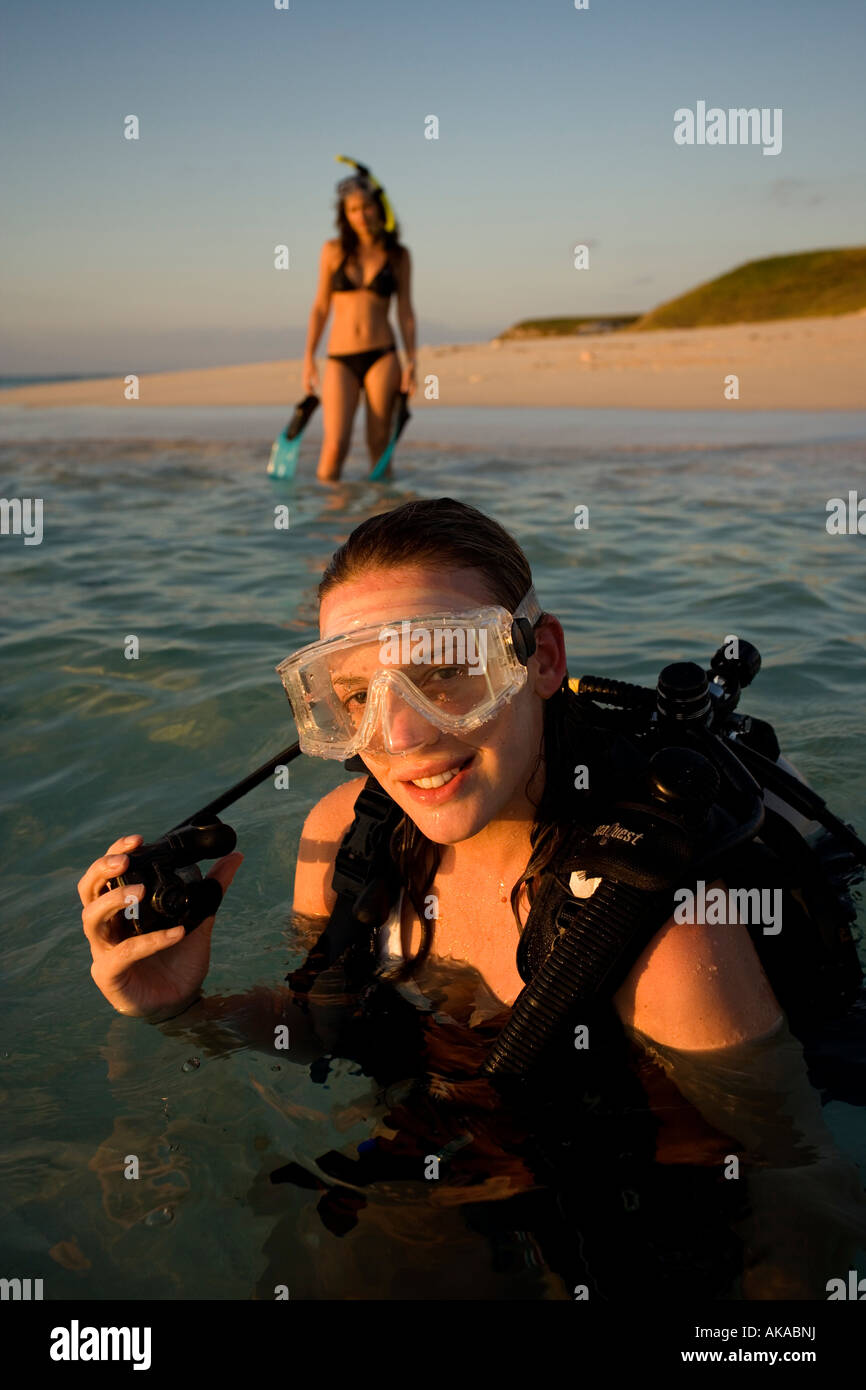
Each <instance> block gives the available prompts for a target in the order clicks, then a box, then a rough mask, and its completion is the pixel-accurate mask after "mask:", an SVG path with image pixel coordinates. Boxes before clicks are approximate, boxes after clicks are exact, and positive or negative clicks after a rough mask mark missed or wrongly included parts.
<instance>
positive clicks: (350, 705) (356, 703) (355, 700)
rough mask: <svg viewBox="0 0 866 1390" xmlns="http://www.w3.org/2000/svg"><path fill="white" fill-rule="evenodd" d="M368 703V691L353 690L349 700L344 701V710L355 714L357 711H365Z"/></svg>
mask: <svg viewBox="0 0 866 1390" xmlns="http://www.w3.org/2000/svg"><path fill="white" fill-rule="evenodd" d="M366 703H367V692H366V690H353V691H352V693H351V695H349V696H348V698H347V699H345V700H344V701H343V708H344V709H347V710H348V711H349V713H350V714H351V713H354V712H355V711H356V710H359V709H363V708H364V705H365V704H366Z"/></svg>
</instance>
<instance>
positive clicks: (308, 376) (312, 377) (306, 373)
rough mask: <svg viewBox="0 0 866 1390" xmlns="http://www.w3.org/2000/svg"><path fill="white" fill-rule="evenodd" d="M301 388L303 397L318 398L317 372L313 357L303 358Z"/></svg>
mask: <svg viewBox="0 0 866 1390" xmlns="http://www.w3.org/2000/svg"><path fill="white" fill-rule="evenodd" d="M301 388H302V390H303V392H304V395H305V396H318V395H320V394H321V392H320V390H319V371H318V368H317V366H316V359H315V357H305V358H304V370H303V373H302V375H301Z"/></svg>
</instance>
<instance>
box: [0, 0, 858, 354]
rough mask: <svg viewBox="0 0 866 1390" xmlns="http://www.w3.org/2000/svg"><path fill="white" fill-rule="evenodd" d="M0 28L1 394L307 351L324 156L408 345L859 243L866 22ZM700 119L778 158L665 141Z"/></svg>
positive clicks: (776, 6)
mask: <svg viewBox="0 0 866 1390" xmlns="http://www.w3.org/2000/svg"><path fill="white" fill-rule="evenodd" d="M3 30H4V38H3V49H4V55H3V57H2V60H0V61H2V64H3V73H2V97H0V118H2V144H0V149H2V171H0V172H2V187H3V190H4V196H3V202H4V214H3V219H2V243H0V249H2V306H0V307H2V314H0V317H2V330H0V372H2V373H6V374H11V373H25V372H34V373H35V372H52V371H67V370H68V371H71V372H78V371H82V372H86V371H112V372H113V371H117V372H121V371H122V372H127V371H152V370H156V369H158V368H160V367H166V368H170V367H183V366H196V365H201V366H207V365H213V364H218V363H230V362H243V361H256V360H263V359H268V358H274V357H282V356H296V355H299V354H300V351H301V349H302V345H303V340H304V333H305V328H306V321H307V317H308V314H309V310H310V303H311V298H312V294H313V289H314V284H315V273H316V266H317V261H318V254H319V249H320V246H321V244H322V241H323V240H324V239H325V238H326V237H327V236H330V235H333V190H334V184H335V182H336V180H337V178H339V177H341V174H342V173H345V172H346V171H345V169H344V167H343V166H340V165H338V164H336V163H335V161H334V156H335V154H337V153H343V154H349V155H352V156H354V157H355V158H358V159H361V160H363V161H364V162H365V163H367V164H369V165H370V167H371V168H372V169H373V171H374V173H375V174H376V175H377V177H379V178H380V179H381V181H382V182H383V183H384V184H385V186H386V188H387V189H388V192H389V194H390V195H391V197H392V201H393V203H394V207H395V210H396V213H397V216H398V218H399V220H400V223H401V228H402V233H403V239H404V240H405V241H406V243H407V244H408V245H409V247H410V249H411V250H412V253H413V256H414V262H415V280H414V297H415V307H416V313H417V315H418V320H419V328H420V339H421V341H422V342H442V341H448V340H449V339H458V340H459V339H463V340H465V339H470V338H476V337H488V336H491V335H492V334H493V333H495V332H498V331H499V330H500V329H502V328H503V327H505V326H506V325H507V324H509V323H511V322H513V321H514V320H515V319H519V318H525V317H533V316H537V315H555V314H580V313H595V312H604V311H608V312H628V311H638V310H643V309H646V308H649V307H651V306H652V305H653V304H656V303H659V302H660V301H662V300H664V299H667V298H669V297H670V296H671V295H674V294H678V293H680V292H682V291H684V290H686V289H688V288H690V287H691V286H693V285H694V284H697V283H699V282H701V281H702V280H706V279H709V278H711V277H713V276H714V275H717V274H719V273H721V272H722V271H724V270H727V269H730V268H731V267H733V266H735V265H737V264H739V263H741V262H743V261H745V260H749V259H752V258H754V257H758V256H763V255H772V254H775V253H782V252H790V251H799V250H810V249H815V248H819V247H827V246H843V245H855V244H861V243H863V242H864V241H866V232H864V220H866V193H864V178H863V175H864V165H866V158H864V150H866V102H864V98H863V74H864V71H866V11H864V8H863V5H862V3H861V0H814V3H807V0H727V3H725V4H712V3H709V0H695V2H693V3H691V4H682V3H673V0H663V3H656V4H654V3H652V0H621V3H613V0H590V7H589V9H588V10H586V11H577V10H575V9H574V6H573V0H501V3H496V0H436V3H435V4H432V3H431V4H426V3H420V2H419V0H367V3H366V4H359V3H357V0H291V7H290V9H289V10H288V11H278V10H275V9H274V8H273V7H272V0H233V2H232V3H230V0H136V2H135V3H133V2H132V0H80V3H76V4H70V3H58V0H46V2H45V3H27V0H15V3H14V4H11V5H10V3H9V0H7V4H6V6H5V13H4V20H3ZM698 100H704V101H706V102H707V104H708V106H712V105H717V106H721V107H723V108H726V109H727V108H728V107H734V106H747V107H750V106H757V107H781V108H782V109H783V113H784V115H783V148H782V152H781V154H779V155H778V156H776V157H770V156H765V155H763V154H762V152H761V149H760V147H757V146H755V147H752V146H747V147H742V146H728V147H706V146H705V147H703V148H701V147H697V146H695V147H680V146H677V145H676V144H675V143H674V140H673V126H674V122H673V113H674V111H675V110H676V108H678V107H682V106H689V107H692V108H694V107H695V105H696V103H697V101H698ZM129 113H134V114H136V115H137V116H138V117H139V118H140V121H141V139H140V141H138V142H137V143H136V142H128V141H126V140H124V139H123V136H122V122H123V118H124V116H126V115H127V114H129ZM431 113H432V114H435V115H436V116H438V118H439V121H440V138H439V140H438V141H428V140H425V139H424V118H425V116H427V115H429V114H431ZM279 242H285V243H287V244H288V246H289V248H290V254H291V269H290V270H289V271H288V272H282V273H280V272H277V271H276V270H274V269H273V247H274V245H275V244H276V243H279ZM577 242H587V243H589V245H590V247H591V251H590V258H591V268H590V270H589V271H577V270H575V269H574V268H573V264H572V259H573V258H572V247H573V246H574V245H575V243H577ZM324 349H325V340H324V339H323V341H322V342H321V343H320V347H319V351H320V353H321V352H323V351H324Z"/></svg>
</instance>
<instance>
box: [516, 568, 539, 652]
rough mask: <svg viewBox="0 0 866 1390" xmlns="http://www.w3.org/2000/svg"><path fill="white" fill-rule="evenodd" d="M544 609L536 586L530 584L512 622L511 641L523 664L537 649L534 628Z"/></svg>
mask: <svg viewBox="0 0 866 1390" xmlns="http://www.w3.org/2000/svg"><path fill="white" fill-rule="evenodd" d="M542 611H543V610H542V607H541V604H540V603H539V602H538V595H537V593H536V592H535V586H534V585H532V584H530V586H529V588H528V589H527V591H526V593H525V594H524V595H523V598H522V599H521V600H520V602H519V603H518V605H517V607H516V608H515V610H514V614H513V617H514V621H513V622H512V624H511V641H512V643H513V646H514V652H515V655H516V657H517V660H518V661H519V662H520V664H521V666H525V665H526V663H527V662H528V660H529V658H530V657H531V656H532V654H533V652H534V651H535V632H534V628H535V625H536V623H537V622H538V621H539V619H540V618H541V614H542Z"/></svg>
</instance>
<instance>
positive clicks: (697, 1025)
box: [79, 499, 782, 1049]
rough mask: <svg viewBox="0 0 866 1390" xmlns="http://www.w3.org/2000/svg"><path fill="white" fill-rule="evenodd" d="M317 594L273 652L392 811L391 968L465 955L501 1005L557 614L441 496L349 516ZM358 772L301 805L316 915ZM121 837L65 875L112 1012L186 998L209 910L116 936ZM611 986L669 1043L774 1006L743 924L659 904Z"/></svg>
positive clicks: (301, 905)
mask: <svg viewBox="0 0 866 1390" xmlns="http://www.w3.org/2000/svg"><path fill="white" fill-rule="evenodd" d="M319 596H320V631H321V639H320V641H319V642H318V643H313V644H311V645H310V646H309V647H308V648H305V649H304V650H303V651H302V652H300V653H296V654H295V655H294V656H293V657H289V658H287V659H286V660H285V661H284V662H283V663H281V666H280V667H279V668H278V669H279V671H280V675H281V678H282V679H283V681H284V684H285V686H286V689H287V692H288V693H289V696H290V698H291V700H292V703H293V709H294V713H295V718H296V721H297V723H298V730H299V735H300V738H301V746H302V748H304V750H305V751H308V752H309V753H311V754H312V755H314V756H315V755H318V756H327V757H333V758H336V759H343V758H346V757H348V756H350V755H351V754H353V753H355V752H357V753H358V754H359V756H360V757H361V759H362V760H363V762H364V765H365V766H366V768H367V769H368V771H369V772H371V773H372V774H373V776H374V777H375V778H376V779H377V780H378V782H379V783H380V785H381V787H382V788H383V790H384V791H385V792H387V794H388V795H389V796H390V797H391V798H392V799H393V800H394V801H395V802H396V803H397V804H398V805H399V806H400V807H401V808H402V809H403V812H404V823H403V827H402V834H401V844H402V849H401V854H400V859H401V864H400V868H401V874H402V875H403V881H404V887H405V889H406V892H405V893H404V894H403V897H402V900H401V904H400V907H399V913H400V920H399V931H397V932H396V933H395V931H394V930H393V929H392V930H391V933H390V940H391V942H392V943H394V942H396V941H399V942H400V943H401V945H402V954H403V955H404V957H405V958H406V972H405V973H408V974H411V973H412V970H413V968H414V967H417V966H421V965H422V964H423V962H424V959H425V958H426V957H427V956H428V955H429V954H430V953H431V951H434V952H435V955H436V956H438V957H446V958H447V957H451V958H453V959H455V960H460V961H464V962H467V963H469V964H470V965H472V966H473V967H475V969H477V971H478V972H479V974H480V976H481V978H482V980H483V981H484V983H485V985H486V986H487V988H488V989H489V990H490V991H491V993H492V994H493V996H494V998H495V999H496V1000H497V1001H500V1003H501V1004H502V1005H509V1004H511V1003H513V1001H514V1000H515V998H516V997H517V995H518V994H519V992H520V990H521V988H522V985H523V981H522V980H521V977H520V975H519V974H518V971H517V966H516V963H515V951H516V947H517V943H518V940H519V937H520V932H521V928H522V925H523V923H524V922H525V920H526V915H527V910H528V905H529V901H530V897H531V890H532V880H533V878H534V877H535V876H536V875H537V874H538V873H539V872H540V870H541V869H542V868H543V867H544V866H545V864H547V863H548V862H549V861H550V860H551V858H552V856H553V854H554V852H555V849H556V847H557V843H558V836H559V833H560V829H561V827H563V826H564V825H566V824H567V823H568V819H569V814H570V812H571V813H573V807H574V801H573V796H574V792H573V785H574V784H573V780H572V772H571V769H570V768H569V767H567V766H564V765H563V752H564V749H563V747H562V729H563V715H564V710H565V704H566V702H567V701H568V700H569V699H570V698H573V697H572V696H571V695H570V692H569V690H568V684H567V670H566V658H565V643H564V637H563V631H562V627H561V625H560V623H559V622H558V621H557V619H556V618H555V617H553V616H552V615H551V614H548V613H543V612H542V611H541V609H540V607H539V604H538V600H537V598H536V596H535V592H534V589H533V587H532V576H531V573H530V570H529V566H528V563H527V561H526V558H525V556H524V555H523V552H522V551H521V550H520V548H519V546H518V545H517V544H516V542H514V540H513V539H512V538H511V537H510V536H509V535H508V533H507V532H505V531H504V530H503V529H502V528H501V527H500V526H499V525H498V524H497V523H496V522H494V521H492V520H491V519H490V518H488V517H486V516H483V514H482V513H480V512H478V511H476V510H475V509H474V508H471V507H466V506H464V505H463V504H462V503H459V502H454V501H451V500H450V499H440V500H438V501H430V502H414V503H408V504H406V505H405V506H403V507H399V508H397V509H396V510H395V511H393V512H390V513H386V514H384V515H381V516H378V517H373V518H371V519H370V520H369V521H366V522H364V523H363V524H362V525H361V526H359V527H358V528H357V529H356V530H355V531H354V532H353V534H352V535H351V536H350V537H349V539H348V541H347V542H346V543H345V544H344V545H343V546H342V547H341V548H340V550H339V551H338V552H337V553H336V555H335V556H334V558H333V559H332V561H331V563H330V565H329V566H328V569H327V571H326V573H325V576H324V578H323V580H322V582H321V584H320V586H319ZM437 624H438V627H437ZM437 631H438V633H439V641H440V646H439V652H438V657H439V659H438V660H437V659H436V657H437V652H436V640H437ZM461 640H462V647H461ZM425 642H426V643H427V644H428V646H429V651H428V650H425V648H424V644H425ZM446 642H447V643H450V646H448V647H447V648H446V646H445V643H446ZM413 643H414V646H413ZM523 644H525V645H523ZM522 645H523V650H522V651H521V650H519V649H520V648H521V646H522ZM530 649H531V650H530ZM413 653H414V659H413ZM455 653H456V656H457V657H458V658H461V659H462V660H457V661H455ZM407 656H408V660H404V659H403V658H405V657H407ZM419 658H420V659H419ZM521 658H522V659H521ZM368 702H369V704H368ZM361 785H362V782H361V781H359V780H357V779H356V780H352V781H349V782H346V783H343V784H342V785H341V786H339V787H337V788H336V789H335V790H334V791H332V792H330V793H329V794H328V795H327V796H325V797H324V798H322V800H321V801H320V802H319V803H318V804H317V805H316V806H315V807H314V808H313V810H312V811H311V812H310V814H309V816H308V818H307V821H306V823H305V826H304V831H303V836H302V840H301V845H300V849H299V855H298V863H297V870H296V877H295V904H294V905H295V910H296V911H297V912H298V913H300V914H304V915H309V916H313V917H326V916H327V915H328V914H329V913H330V912H331V909H332V908H333V905H334V901H335V895H334V894H333V892H332V890H331V887H330V883H331V877H332V874H333V866H334V859H335V856H336V852H337V850H338V848H339V845H340V843H341V841H342V838H343V836H344V834H345V831H346V829H347V828H348V826H349V825H350V824H351V822H352V819H353V810H354V803H355V800H356V798H357V796H358V793H359V791H360V788H361ZM130 839H131V841H132V843H129V842H128V841H126V840H124V841H117V842H115V844H113V845H112V846H111V848H110V850H109V851H108V853H107V855H106V856H105V857H104V858H102V859H100V860H97V861H96V862H95V863H94V864H93V865H91V867H90V869H89V870H88V871H87V873H86V874H85V875H84V877H83V878H82V880H81V883H80V884H79V892H80V896H81V899H82V903H83V904H84V913H83V920H84V927H85V932H86V933H87V935H88V938H89V940H90V943H91V948H92V950H93V955H94V963H93V969H92V972H91V973H92V975H93V978H94V980H95V981H96V983H97V985H98V987H99V988H100V989H101V990H102V992H103V994H104V995H105V997H106V998H107V999H108V1000H109V1002H110V1003H112V1004H113V1005H114V1007H115V1008H116V1009H118V1011H119V1012H121V1013H125V1014H131V1015H134V1016H138V1017H151V1018H157V1017H159V1016H165V1017H168V1016H171V1013H172V1010H173V1011H174V1012H175V1013H176V1012H178V1011H179V1009H180V1008H181V1007H182V1006H183V1005H184V1004H188V1003H189V1001H190V1000H191V999H192V998H195V997H196V995H197V992H198V988H199V986H200V985H201V982H202V981H203V979H204V977H205V974H206V972H207V967H208V960H209V943H210V936H211V930H212V926H213V919H212V918H211V919H209V920H208V922H206V923H205V924H203V925H202V926H201V927H199V928H198V930H197V931H195V932H193V933H191V934H190V935H189V936H188V937H187V938H186V939H184V938H183V937H182V935H181V933H182V929H176V932H172V931H155V932H151V933H148V934H147V935H142V936H135V935H133V934H132V932H131V928H130V927H129V924H128V923H127V924H124V922H123V918H122V916H118V913H119V912H122V911H123V909H124V908H126V910H127V911H129V906H128V901H127V895H129V894H130V893H133V894H134V892H135V890H134V889H133V888H129V887H127V888H125V889H123V888H116V889H113V890H111V891H110V892H105V888H106V884H107V883H108V881H109V879H110V878H112V876H114V875H116V874H117V873H118V872H122V871H123V868H124V867H125V864H126V859H125V855H124V851H126V850H128V849H130V848H132V847H134V845H137V844H138V843H139V842H140V837H130ZM431 855H432V856H433V857H434V859H438V865H437V867H436V869H435V873H434V875H433V877H432V879H431V878H430V876H429V871H428V869H427V867H426V866H428V865H429V862H430V856H431ZM240 861H241V856H240V855H239V854H237V853H235V854H231V855H228V856H227V857H226V858H225V859H223V860H220V861H219V863H217V864H216V865H215V866H214V868H213V869H212V870H211V873H212V875H213V876H214V877H216V878H217V879H218V880H219V882H220V883H221V884H222V886H223V887H224V888H226V887H228V884H229V883H230V882H231V880H232V877H233V876H234V873H235V871H236V869H237V867H238V865H239V863H240ZM422 866H423V867H422ZM422 888H423V889H424V891H423V892H422V891H421V890H422ZM428 899H429V900H430V901H428ZM432 902H435V911H432V910H431V903H432ZM419 909H420V910H419ZM391 926H392V928H393V927H394V926H395V923H393V922H392V924H391ZM163 952H165V954H163ZM615 1003H616V1008H617V1012H618V1013H619V1015H620V1017H621V1019H622V1021H623V1022H624V1023H625V1024H627V1025H629V1026H634V1027H636V1028H638V1029H640V1030H641V1031H642V1032H643V1033H645V1034H646V1035H647V1036H649V1037H650V1038H653V1039H654V1040H656V1041H657V1042H659V1043H662V1044H667V1045H669V1046H671V1047H680V1048H686V1049H711V1048H722V1047H725V1046H727V1045H729V1044H732V1043H736V1042H741V1041H744V1040H748V1039H749V1038H752V1037H757V1036H760V1035H762V1034H764V1033H766V1032H767V1031H768V1030H769V1029H772V1028H773V1027H774V1026H775V1025H776V1024H777V1023H778V1022H779V1020H780V1018H781V1017H782V1013H781V1010H780V1008H779V1005H778V1003H777V1001H776V999H775V997H774V994H773V991H772V989H771V988H770V985H769V983H768V981H767V978H766V976H765V974H764V972H763V970H762V969H761V966H760V963H759V961H758V958H757V955H756V953H755V950H754V948H753V946H752V944H751V941H750V939H749V935H748V931H747V929H746V927H744V926H741V925H736V924H734V925H727V926H717V927H713V926H708V925H707V926H702V927H701V928H700V929H696V928H695V927H693V926H691V925H690V924H688V923H676V922H674V921H673V919H671V920H670V921H669V922H668V923H667V924H666V925H665V926H664V927H663V928H662V929H661V930H660V931H659V932H658V934H657V935H656V936H655V938H654V939H653V941H652V942H651V943H650V945H649V946H648V947H647V949H646V950H645V951H644V952H643V953H642V955H641V956H640V958H639V959H638V961H637V963H636V964H635V966H634V968H633V969H632V970H631V972H630V973H629V975H628V976H627V977H626V979H625V981H624V983H623V984H622V985H621V987H620V989H619V990H618V992H617V994H616V997H615Z"/></svg>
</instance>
